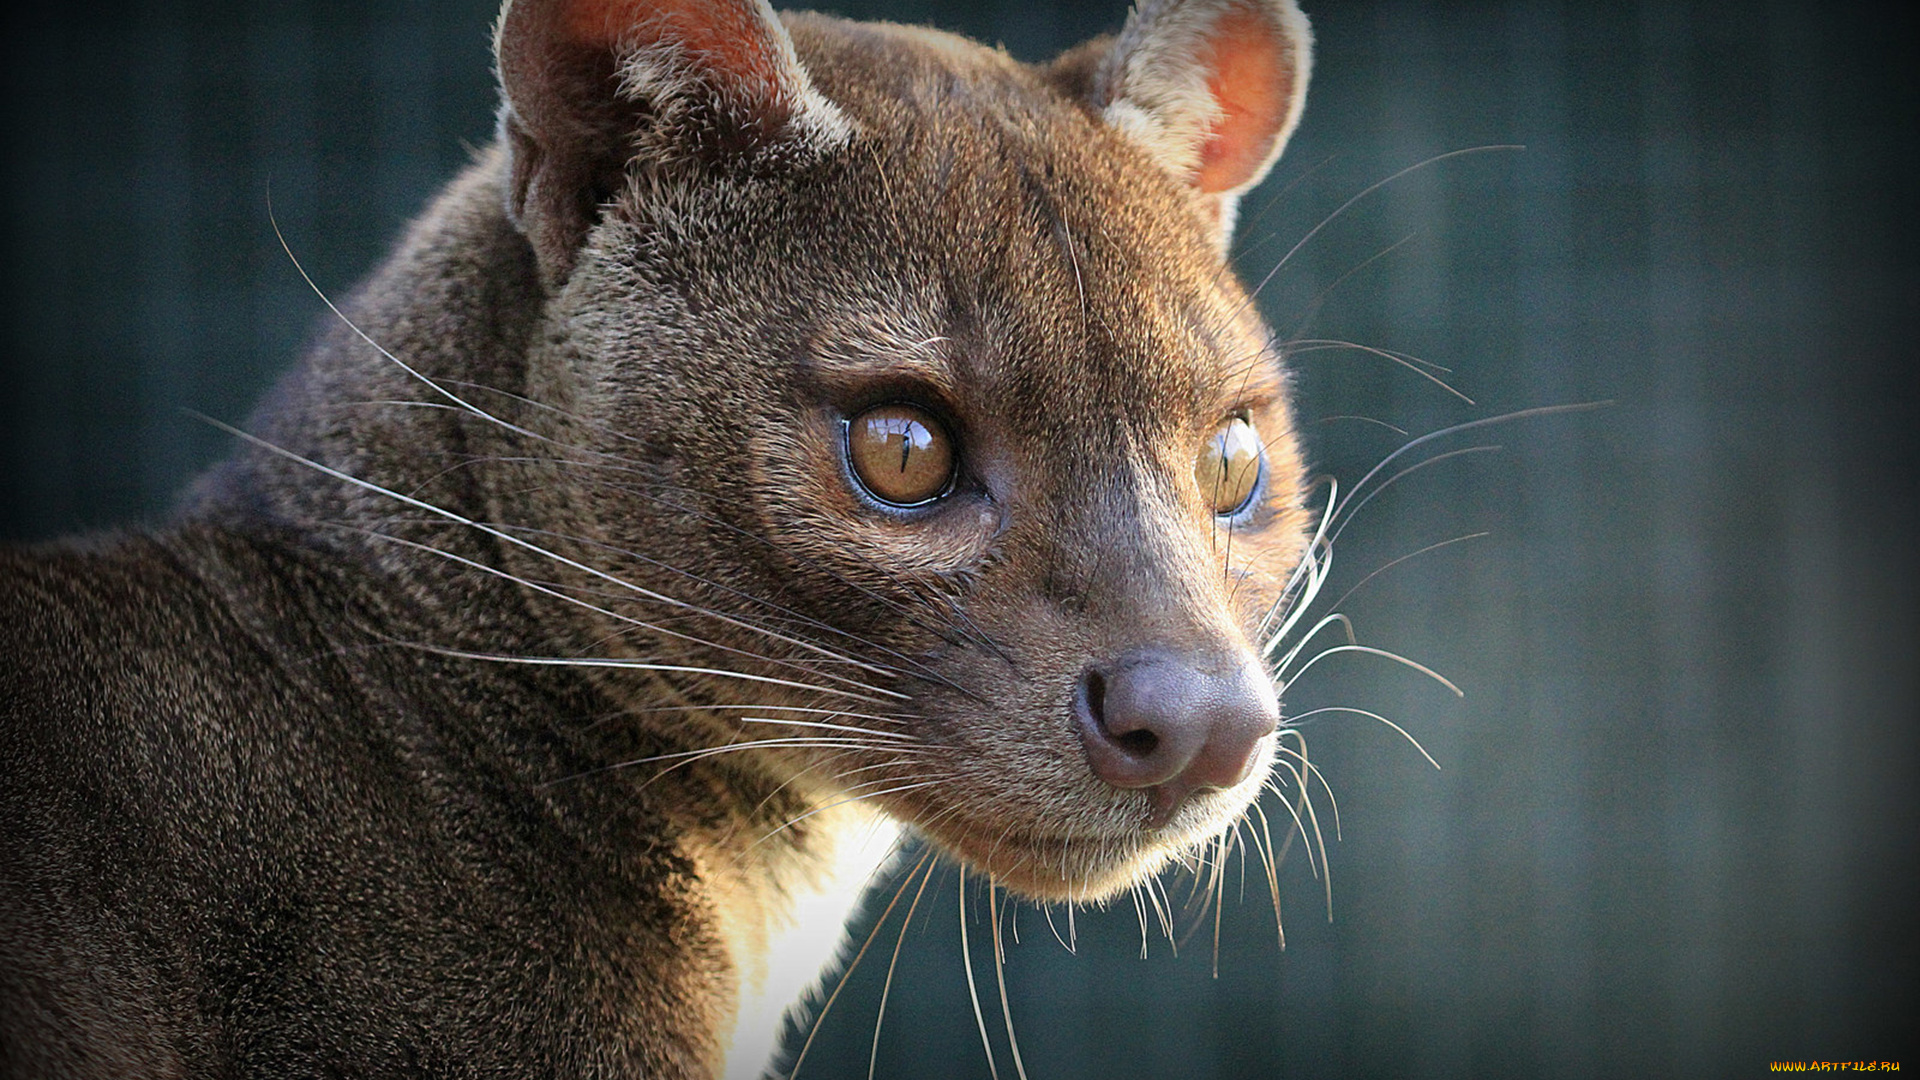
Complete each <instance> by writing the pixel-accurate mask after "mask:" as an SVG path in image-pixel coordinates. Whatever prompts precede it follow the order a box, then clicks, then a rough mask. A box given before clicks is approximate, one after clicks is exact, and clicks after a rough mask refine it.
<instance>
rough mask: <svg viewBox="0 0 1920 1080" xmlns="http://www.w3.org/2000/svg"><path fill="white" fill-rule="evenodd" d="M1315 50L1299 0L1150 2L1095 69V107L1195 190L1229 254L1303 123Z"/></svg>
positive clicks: (1130, 19)
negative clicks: (1248, 207) (1238, 225)
mask: <svg viewBox="0 0 1920 1080" xmlns="http://www.w3.org/2000/svg"><path fill="white" fill-rule="evenodd" d="M1312 51H1313V35H1312V32H1311V31H1310V30H1309V29H1308V27H1307V18H1306V16H1305V15H1303V14H1301V13H1300V9H1299V8H1298V7H1297V6H1295V4H1294V2H1293V0H1144V2H1142V3H1141V4H1140V6H1139V7H1138V8H1136V9H1135V10H1134V12H1133V13H1132V14H1131V15H1130V16H1129V17H1128V19H1127V25H1126V28H1125V29H1123V30H1121V32H1120V36H1119V38H1117V39H1116V40H1115V41H1114V43H1113V47H1112V50H1111V51H1110V52H1108V54H1107V55H1106V57H1105V58H1104V60H1103V61H1102V62H1101V63H1100V65H1099V66H1098V68H1097V69H1096V70H1095V72H1094V78H1093V85H1092V92H1093V97H1094V105H1095V107H1096V108H1098V109H1099V110H1100V112H1101V115H1102V116H1103V117H1104V118H1105V120H1106V121H1107V123H1108V124H1111V125H1112V126H1113V127H1114V128H1116V129H1118V130H1119V131H1121V132H1122V133H1124V134H1125V135H1126V136H1127V137H1129V138H1131V139H1133V140H1134V141H1135V142H1137V143H1139V144H1140V145H1141V146H1142V147H1144V148H1145V149H1146V150H1147V152H1148V153H1150V154H1151V155H1152V156H1153V157H1154V159H1155V160H1157V161H1158V162H1159V163H1160V165H1161V167H1162V168H1164V169H1166V170H1167V171H1168V172H1170V173H1172V174H1173V175H1174V176H1176V177H1178V178H1180V179H1181V180H1182V181H1184V182H1186V183H1187V184H1189V185H1191V186H1192V187H1193V189H1194V190H1195V192H1196V193H1197V194H1198V196H1199V197H1200V206H1201V209H1202V212H1203V213H1205V214H1208V215H1210V216H1211V217H1212V218H1213V219H1214V221H1215V223H1216V225H1217V227H1218V231H1219V237H1220V244H1221V246H1222V248H1224V247H1225V246H1226V243H1227V240H1228V239H1229V238H1231V237H1232V235H1233V222H1234V214H1235V211H1236V209H1237V208H1238V204H1239V199H1240V196H1241V195H1242V194H1243V193H1245V192H1246V191H1247V189H1249V188H1251V187H1253V185H1255V184H1257V183H1259V182H1260V180H1261V178H1263V177H1265V176H1266V175H1267V170H1268V169H1269V168H1271V167H1272V165H1273V162H1274V159H1275V158H1278V157H1279V156H1280V151H1281V149H1282V148H1283V147H1284V146H1286V143H1287V138H1288V136H1290V135H1292V134H1293V129H1294V127H1295V126H1296V125H1297V124H1298V123H1299V122H1300V112H1301V108H1302V107H1303V106H1304V104H1305V103H1306V97H1307V75H1308V72H1309V69H1310V68H1311V66H1312Z"/></svg>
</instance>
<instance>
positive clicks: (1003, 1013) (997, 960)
mask: <svg viewBox="0 0 1920 1080" xmlns="http://www.w3.org/2000/svg"><path fill="white" fill-rule="evenodd" d="M994 895H995V889H994V886H993V882H992V881H988V882H987V913H988V915H989V916H990V917H991V919H992V922H993V979H994V981H995V982H996V983H999V984H1000V1018H1001V1019H1002V1020H1004V1021H1005V1022H1006V1025H1007V1045H1008V1046H1009V1047H1010V1048H1012V1050H1013V1071H1014V1072H1015V1073H1016V1074H1018V1075H1019V1077H1020V1080H1027V1066H1026V1063H1025V1062H1023V1061H1021V1060H1020V1040H1019V1039H1018V1038H1016V1037H1015V1036H1014V1034H1013V1006H1011V1005H1009V1004H1008V1003H1007V972H1006V963H1005V958H1004V957H1003V956H1002V955H1001V951H1000V907H999V905H998V904H997V903H995V901H994Z"/></svg>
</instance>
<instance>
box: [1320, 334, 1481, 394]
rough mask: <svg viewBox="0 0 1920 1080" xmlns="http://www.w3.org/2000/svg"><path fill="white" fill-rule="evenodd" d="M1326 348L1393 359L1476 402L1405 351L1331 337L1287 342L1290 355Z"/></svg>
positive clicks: (1431, 380) (1437, 384)
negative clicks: (1400, 351)
mask: <svg viewBox="0 0 1920 1080" xmlns="http://www.w3.org/2000/svg"><path fill="white" fill-rule="evenodd" d="M1325 349H1346V350H1353V351H1357V352H1363V353H1367V354H1369V355H1372V356H1378V357H1380V358H1381V359H1383V360H1391V361H1393V362H1394V363H1396V364H1398V365H1400V366H1401V367H1403V368H1406V369H1407V370H1408V371H1411V372H1413V373H1414V374H1415V375H1418V376H1420V377H1421V378H1423V379H1425V380H1427V381H1428V382H1430V383H1432V384H1433V385H1435V386H1437V387H1439V388H1440V389H1442V390H1445V391H1446V392H1447V393H1449V394H1452V395H1453V396H1454V397H1457V398H1459V399H1460V400H1461V401H1464V402H1466V403H1467V404H1469V405H1472V404H1475V402H1474V400H1473V399H1472V398H1470V397H1468V396H1467V395H1465V394H1463V393H1461V392H1460V391H1459V390H1458V389H1456V388H1455V387H1454V386H1453V385H1452V384H1451V383H1449V382H1447V381H1446V380H1445V379H1442V378H1441V377H1440V376H1438V375H1435V374H1434V373H1432V372H1431V371H1427V370H1425V366H1426V365H1425V364H1424V361H1421V362H1416V361H1415V359H1414V358H1412V357H1409V356H1407V355H1405V354H1404V353H1397V352H1394V351H1393V350H1391V349H1382V348H1380V347H1378V346H1374V345H1361V344H1358V343H1357V342H1352V341H1335V340H1329V339H1307V340H1303V341H1293V342H1288V343H1287V355H1288V356H1303V355H1305V354H1307V353H1310V352H1320V351H1322V350H1325ZM1434 366H1437V365H1434Z"/></svg>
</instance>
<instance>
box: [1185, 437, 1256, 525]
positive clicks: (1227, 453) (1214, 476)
mask: <svg viewBox="0 0 1920 1080" xmlns="http://www.w3.org/2000/svg"><path fill="white" fill-rule="evenodd" d="M1193 478H1194V479H1195V480H1197V481H1199V482H1200V497H1201V499H1202V500H1204V501H1205V502H1206V504H1207V508H1208V509H1210V510H1212V511H1213V512H1214V513H1216V514H1220V515H1222V516H1225V515H1229V514H1237V513H1239V512H1240V511H1241V510H1242V509H1245V507H1246V505H1247V502H1248V500H1250V499H1252V498H1253V489H1254V488H1255V487H1257V486H1259V484H1260V433H1259V432H1257V431H1255V430H1253V425H1252V424H1249V423H1248V422H1247V421H1246V420H1244V419H1242V418H1240V417H1235V418H1233V419H1232V420H1229V421H1227V422H1226V423H1224V424H1222V425H1220V430H1218V431H1216V432H1214V433H1213V435H1212V437H1211V438H1209V439H1207V441H1206V442H1205V443H1203V444H1201V447H1200V457H1199V458H1198V459H1197V460H1195V462H1194V464H1193Z"/></svg>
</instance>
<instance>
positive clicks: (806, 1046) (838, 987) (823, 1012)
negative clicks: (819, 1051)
mask: <svg viewBox="0 0 1920 1080" xmlns="http://www.w3.org/2000/svg"><path fill="white" fill-rule="evenodd" d="M932 859H933V852H932V851H928V852H927V853H926V854H925V855H922V856H920V861H919V863H917V864H915V866H914V868H913V870H909V871H908V872H907V876H906V877H905V878H903V879H901V882H900V887H899V888H898V889H895V890H894V891H893V899H891V900H889V901H887V908H886V910H885V911H882V912H881V913H880V917H879V918H878V919H875V920H874V922H873V929H871V930H869V931H867V939H866V940H865V941H863V942H861V943H860V948H859V951H857V952H855V953H854V954H853V959H852V960H849V961H847V967H846V970H844V971H842V972H841V973H840V981H839V982H836V983H834V984H833V992H832V993H830V994H828V995H827V1000H826V1002H825V1003H824V1004H822V1005H821V1006H820V1011H819V1012H818V1013H816V1014H814V1017H813V1024H812V1025H811V1026H810V1027H808V1029H807V1038H806V1041H805V1042H803V1043H801V1044H800V1052H799V1053H798V1054H795V1055H794V1058H793V1067H792V1068H790V1069H788V1070H787V1080H794V1078H795V1077H797V1076H799V1074H800V1064H801V1062H803V1061H805V1060H806V1059H807V1051H808V1050H811V1049H812V1048H813V1039H814V1036H815V1035H818V1034H819V1033H820V1025H821V1023H822V1022H823V1021H825V1020H826V1018H827V1013H828V1012H830V1011H832V1009H833V1003H834V1002H835V1001H838V1000H839V999H840V991H842V990H845V989H846V988H847V982H848V980H850V979H852V978H853V972H854V969H856V968H858V967H859V966H860V961H861V960H862V959H864V958H865V957H866V955H867V948H868V947H869V946H871V945H872V944H873V939H874V938H875V936H877V935H878V934H879V933H880V927H881V926H883V925H885V924H886V921H887V916H889V915H892V914H893V908H894V905H896V904H898V903H899V902H900V897H901V895H902V894H903V893H905V892H906V891H907V885H908V884H909V883H911V882H912V881H913V875H914V874H915V873H916V872H918V871H919V870H920V869H921V868H922V867H925V866H926V865H927V864H928V863H929V862H930V861H932ZM922 887H925V883H924V882H922ZM915 899H918V895H917V894H916V896H915ZM907 918H909V919H911V918H913V914H912V912H911V911H909V912H908V914H907ZM905 932H906V928H905V926H904V924H903V925H902V927H901V933H902V934H904V933H905ZM888 973H889V974H891V973H892V968H891V967H889V968H888Z"/></svg>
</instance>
